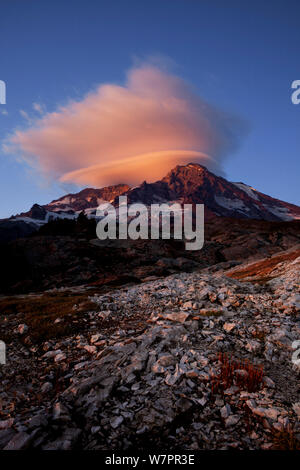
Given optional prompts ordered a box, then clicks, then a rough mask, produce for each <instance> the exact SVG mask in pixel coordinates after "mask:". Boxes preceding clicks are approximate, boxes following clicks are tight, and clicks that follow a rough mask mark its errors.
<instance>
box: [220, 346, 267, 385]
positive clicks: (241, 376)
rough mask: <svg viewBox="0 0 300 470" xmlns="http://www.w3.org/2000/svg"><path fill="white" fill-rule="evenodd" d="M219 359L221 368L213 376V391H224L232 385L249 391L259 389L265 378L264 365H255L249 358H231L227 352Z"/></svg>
mask: <svg viewBox="0 0 300 470" xmlns="http://www.w3.org/2000/svg"><path fill="white" fill-rule="evenodd" d="M218 359H219V361H220V362H221V368H220V372H219V373H218V375H216V376H215V377H213V380H212V393H217V392H224V390H226V389H227V388H229V387H231V386H232V385H236V386H238V387H239V388H240V389H241V390H247V391H248V392H256V391H257V390H259V388H260V386H261V383H262V379H263V367H262V366H255V365H253V364H251V362H249V361H248V360H247V359H245V360H243V361H236V360H232V359H229V358H228V356H227V354H226V353H220V354H219V358H218ZM236 371H241V372H240V373H239V372H236Z"/></svg>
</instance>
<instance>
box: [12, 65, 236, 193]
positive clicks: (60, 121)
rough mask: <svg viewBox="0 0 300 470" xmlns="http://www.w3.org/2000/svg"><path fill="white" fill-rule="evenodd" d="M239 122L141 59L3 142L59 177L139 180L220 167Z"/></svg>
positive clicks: (46, 172)
mask: <svg viewBox="0 0 300 470" xmlns="http://www.w3.org/2000/svg"><path fill="white" fill-rule="evenodd" d="M243 129H244V123H242V121H241V120H240V119H239V118H237V117H235V116H233V115H231V114H229V113H226V112H224V111H222V110H218V109H216V108H215V107H214V106H212V105H210V104H208V103H207V102H206V101H205V100H203V99H202V98H201V97H200V96H198V95H197V94H196V93H195V91H194V90H193V89H192V87H191V86H190V85H189V84H187V83H186V82H185V81H184V80H182V79H181V78H179V77H177V76H175V75H172V74H170V73H167V72H166V71H164V70H162V69H161V68H159V67H157V66H153V65H149V64H143V65H141V66H139V67H136V68H133V69H131V70H130V71H129V73H128V74H127V81H126V84H125V85H124V86H119V85H115V84H102V85H100V86H99V87H98V88H97V89H96V90H95V91H93V92H91V93H89V94H88V95H87V96H86V97H84V98H83V99H82V100H81V101H76V102H75V101H73V102H70V103H69V104H68V105H67V106H65V107H61V108H59V109H58V110H57V111H56V112H52V113H48V114H44V116H42V117H41V118H39V119H37V120H35V121H34V123H33V124H31V126H30V127H29V128H27V129H25V130H17V131H16V132H15V133H14V134H13V135H12V136H10V137H9V139H8V141H7V142H6V144H5V149H6V151H8V152H10V153H13V152H14V153H17V154H18V155H20V156H21V157H22V158H23V159H24V160H26V161H27V162H28V163H29V164H30V165H31V166H33V167H34V168H37V169H38V170H40V171H41V172H42V173H43V174H44V175H47V176H48V177H49V176H52V177H55V178H59V179H60V180H61V181H68V182H73V183H78V184H83V185H91V184H92V185H98V186H103V185H108V184H115V183H118V182H126V183H129V184H138V183H140V182H141V181H142V180H144V179H145V178H146V179H147V181H154V180H156V179H159V178H160V177H162V176H163V175H164V174H165V172H166V169H168V168H170V167H172V166H174V165H177V164H186V163H188V162H189V161H195V162H198V163H203V164H204V165H206V166H207V167H208V168H209V169H211V170H212V171H214V172H217V173H221V172H222V162H223V159H224V158H226V156H228V155H229V154H230V153H232V152H233V151H234V150H235V149H236V147H237V145H238V143H239V138H240V135H241V133H242V132H243Z"/></svg>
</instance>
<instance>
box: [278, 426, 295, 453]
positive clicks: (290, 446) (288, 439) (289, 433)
mask: <svg viewBox="0 0 300 470" xmlns="http://www.w3.org/2000/svg"><path fill="white" fill-rule="evenodd" d="M273 450H300V440H299V437H297V434H296V431H295V430H294V429H293V428H292V426H291V425H287V426H285V427H282V429H281V430H280V431H273Z"/></svg>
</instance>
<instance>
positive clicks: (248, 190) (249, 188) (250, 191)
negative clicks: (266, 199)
mask: <svg viewBox="0 0 300 470" xmlns="http://www.w3.org/2000/svg"><path fill="white" fill-rule="evenodd" d="M232 184H234V185H235V186H237V187H238V188H239V189H241V190H242V191H244V192H245V193H246V194H248V196H250V197H251V198H252V199H255V201H259V198H258V196H257V194H255V191H256V189H254V188H252V186H248V185H247V184H244V183H232Z"/></svg>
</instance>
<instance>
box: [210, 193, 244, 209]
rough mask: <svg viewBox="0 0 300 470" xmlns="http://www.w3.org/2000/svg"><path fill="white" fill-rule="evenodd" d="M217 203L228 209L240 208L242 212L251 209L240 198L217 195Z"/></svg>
mask: <svg viewBox="0 0 300 470" xmlns="http://www.w3.org/2000/svg"><path fill="white" fill-rule="evenodd" d="M215 201H216V203H217V204H218V205H219V206H221V207H224V208H225V209H228V210H239V211H241V212H244V211H249V208H248V207H246V206H245V204H244V202H243V201H241V200H240V199H230V198H227V197H223V196H215Z"/></svg>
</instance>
